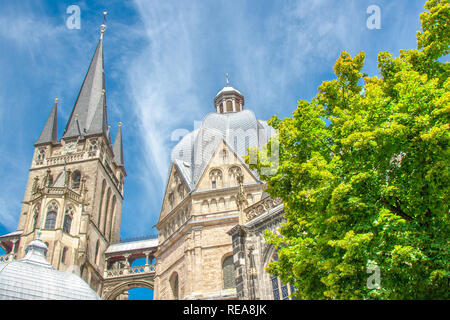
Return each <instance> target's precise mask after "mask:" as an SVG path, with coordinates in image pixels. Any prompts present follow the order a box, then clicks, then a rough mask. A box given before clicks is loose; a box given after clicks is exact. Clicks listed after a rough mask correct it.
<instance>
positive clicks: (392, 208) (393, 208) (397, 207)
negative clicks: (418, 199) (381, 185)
mask: <svg viewBox="0 0 450 320" xmlns="http://www.w3.org/2000/svg"><path fill="white" fill-rule="evenodd" d="M381 203H383V204H384V205H385V206H386V207H387V208H388V209H389V211H391V212H392V213H394V214H396V215H398V216H400V217H402V218H403V219H405V220H406V221H412V220H413V218H411V217H410V216H408V215H407V214H406V213H405V212H403V210H402V209H401V208H400V203H399V201H398V198H395V206H394V205H392V204H390V203H389V202H388V201H386V200H385V199H381Z"/></svg>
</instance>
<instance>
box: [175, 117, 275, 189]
mask: <svg viewBox="0 0 450 320" xmlns="http://www.w3.org/2000/svg"><path fill="white" fill-rule="evenodd" d="M273 135H275V130H274V129H273V128H271V127H270V126H269V125H267V123H266V122H265V121H261V120H258V119H257V118H256V116H255V114H254V113H253V111H251V110H249V109H246V110H243V111H240V112H233V113H210V114H208V115H207V116H206V117H205V118H204V119H203V121H202V124H201V126H200V127H199V128H198V129H195V130H194V131H192V132H190V133H188V134H187V135H185V136H184V137H183V138H182V139H181V141H180V142H179V143H178V144H177V145H176V146H175V147H174V148H173V150H172V154H171V162H172V163H174V164H175V165H176V166H177V167H178V168H179V169H180V170H179V171H180V172H181V174H182V175H183V178H184V179H185V181H187V182H188V187H189V188H190V189H191V190H194V189H195V188H196V185H197V183H198V182H199V179H200V177H201V176H202V174H203V171H204V170H205V169H206V167H207V165H208V163H209V161H210V159H211V157H212V155H213V153H214V152H215V151H216V149H217V146H218V145H219V143H220V142H221V141H222V140H224V141H225V142H226V143H227V144H228V146H229V147H230V149H231V150H232V151H234V152H235V153H236V154H237V156H239V157H241V156H243V155H244V154H245V153H246V140H247V142H248V146H249V147H255V146H256V147H258V148H261V147H262V146H263V145H264V144H266V143H267V142H268V141H269V139H270V137H272V136H273ZM246 137H247V138H246ZM170 167H171V165H170V166H169V168H170ZM254 173H255V172H254ZM255 176H257V175H256V174H255Z"/></svg>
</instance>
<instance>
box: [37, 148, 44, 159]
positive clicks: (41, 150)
mask: <svg viewBox="0 0 450 320" xmlns="http://www.w3.org/2000/svg"><path fill="white" fill-rule="evenodd" d="M44 158H45V148H39V149H38V152H37V156H36V160H44Z"/></svg>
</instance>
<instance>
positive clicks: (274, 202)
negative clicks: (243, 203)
mask: <svg viewBox="0 0 450 320" xmlns="http://www.w3.org/2000/svg"><path fill="white" fill-rule="evenodd" d="M281 203H282V201H281V199H279V198H276V199H272V198H270V197H267V198H264V199H262V200H260V201H258V202H256V203H254V204H252V205H251V206H249V207H247V208H246V209H244V212H245V218H246V221H247V222H249V221H251V220H253V219H255V218H256V217H258V216H260V215H262V214H263V213H264V212H267V211H269V210H270V209H272V208H275V207H276V206H278V205H279V204H281Z"/></svg>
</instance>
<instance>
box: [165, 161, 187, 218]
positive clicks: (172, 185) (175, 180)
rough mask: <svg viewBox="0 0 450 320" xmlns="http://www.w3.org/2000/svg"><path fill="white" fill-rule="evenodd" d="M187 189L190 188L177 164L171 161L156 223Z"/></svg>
mask: <svg viewBox="0 0 450 320" xmlns="http://www.w3.org/2000/svg"><path fill="white" fill-rule="evenodd" d="M189 191H190V188H189V186H188V184H187V181H186V180H185V178H184V176H183V174H182V172H181V171H180V169H179V168H178V165H176V164H175V163H172V166H171V169H170V172H169V178H168V180H167V185H166V191H165V193H164V198H163V203H162V206H161V213H160V216H159V220H158V223H159V221H161V220H162V219H163V218H164V217H165V216H166V215H167V214H169V213H170V212H171V211H172V209H173V208H175V207H176V206H177V205H178V204H179V203H180V202H181V201H183V199H184V198H186V196H187V194H188V193H189Z"/></svg>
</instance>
